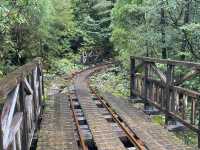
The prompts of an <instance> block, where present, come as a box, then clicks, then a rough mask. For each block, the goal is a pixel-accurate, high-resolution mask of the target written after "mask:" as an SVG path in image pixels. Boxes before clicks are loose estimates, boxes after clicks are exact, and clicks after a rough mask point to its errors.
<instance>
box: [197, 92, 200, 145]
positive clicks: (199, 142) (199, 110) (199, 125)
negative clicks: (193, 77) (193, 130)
mask: <svg viewBox="0 0 200 150" xmlns="http://www.w3.org/2000/svg"><path fill="white" fill-rule="evenodd" d="M197 102H198V105H197V106H198V115H199V116H198V119H199V122H198V129H199V131H198V132H197V134H198V148H200V96H198V98H197Z"/></svg>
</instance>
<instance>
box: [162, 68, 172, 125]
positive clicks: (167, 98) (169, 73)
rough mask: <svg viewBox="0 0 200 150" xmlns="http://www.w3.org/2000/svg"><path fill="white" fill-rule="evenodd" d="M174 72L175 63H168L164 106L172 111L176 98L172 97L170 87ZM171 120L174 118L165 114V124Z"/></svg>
mask: <svg viewBox="0 0 200 150" xmlns="http://www.w3.org/2000/svg"><path fill="white" fill-rule="evenodd" d="M173 73H174V66H173V65H169V64H168V65H167V72H166V84H165V89H164V91H165V92H164V107H165V109H166V110H167V111H169V112H171V108H172V105H171V104H172V101H173V100H174V98H173V97H172V98H171V99H170V87H171V86H172V85H173V76H174V75H173ZM169 120H173V119H172V118H171V117H169V116H168V115H165V124H166V125H167V124H168V122H169Z"/></svg>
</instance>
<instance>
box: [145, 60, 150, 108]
mask: <svg viewBox="0 0 200 150" xmlns="http://www.w3.org/2000/svg"><path fill="white" fill-rule="evenodd" d="M144 69H145V75H144V97H145V102H144V110H145V111H146V110H147V109H148V108H149V103H148V77H149V64H148V62H144Z"/></svg>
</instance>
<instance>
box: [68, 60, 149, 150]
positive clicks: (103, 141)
mask: <svg viewBox="0 0 200 150" xmlns="http://www.w3.org/2000/svg"><path fill="white" fill-rule="evenodd" d="M110 64H111V63H108V64H101V65H98V66H95V67H92V68H88V69H86V70H83V71H81V72H77V73H76V74H75V75H74V78H73V79H74V90H73V91H72V92H70V93H71V94H70V95H69V100H70V105H71V110H72V114H73V118H74V122H75V124H76V131H77V132H78V137H79V144H80V146H81V149H83V150H88V149H89V150H95V149H98V150H121V149H128V150H135V149H138V150H146V149H147V148H146V147H145V145H144V143H143V142H142V140H141V139H139V138H138V137H137V135H136V134H135V133H134V132H133V130H131V128H130V127H129V125H128V124H127V123H126V122H125V121H123V120H122V119H121V117H120V114H117V113H116V112H115V111H114V109H113V108H112V107H111V106H110V105H109V104H108V102H106V100H105V99H104V98H103V97H102V96H100V95H98V93H97V91H96V90H95V88H93V87H92V86H91V85H90V83H89V77H90V76H92V75H93V74H94V73H96V72H98V71H100V70H103V69H105V68H108V67H109V66H110ZM100 104H101V105H100ZM98 106H100V107H99V108H101V110H103V109H104V114H105V110H107V112H106V115H107V119H106V117H105V115H104V116H103V114H101V112H100V111H99V108H98ZM108 114H109V116H110V117H111V118H109V117H108ZM83 120H84V121H83ZM106 120H107V121H106ZM109 120H112V124H109V122H110V121H109ZM83 122H84V123H83ZM113 124H116V125H115V126H117V128H118V129H117V130H118V131H119V130H120V131H122V132H123V134H122V135H123V136H121V137H120V136H116V135H117V133H116V132H115V134H113V132H112V131H113V129H111V128H109V126H112V125H113ZM81 126H84V128H83V127H81ZM85 128H86V129H87V132H86V134H85V130H84V129H85ZM110 129H111V130H112V131H111V130H110ZM104 132H105V133H104ZM88 135H90V136H89V137H88ZM122 137H123V138H122ZM124 139H125V140H124Z"/></svg>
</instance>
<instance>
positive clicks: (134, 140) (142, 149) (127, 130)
mask: <svg viewBox="0 0 200 150" xmlns="http://www.w3.org/2000/svg"><path fill="white" fill-rule="evenodd" d="M89 88H90V90H91V92H92V93H93V94H94V95H95V96H96V97H97V98H98V100H99V101H100V102H101V103H102V104H103V106H104V107H105V108H106V109H107V110H108V111H109V113H110V114H111V115H112V117H113V119H114V120H115V121H116V122H117V123H118V125H119V126H120V127H121V128H122V130H123V131H124V132H125V133H126V135H127V137H128V139H129V140H130V141H131V143H132V144H133V145H134V146H136V147H137V148H138V149H139V150H145V149H146V148H145V145H144V142H143V141H141V140H140V139H139V138H138V137H137V135H136V134H135V133H134V132H133V131H132V130H131V128H130V127H129V126H128V125H127V123H126V122H125V121H124V120H123V123H122V122H121V121H120V120H119V117H120V116H119V115H118V114H117V113H116V112H114V111H113V109H112V108H111V107H110V106H108V103H107V102H106V101H105V99H104V98H102V97H100V96H99V95H98V94H97V92H96V91H95V90H94V89H93V88H92V87H91V86H89ZM120 118H121V117H120Z"/></svg>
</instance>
